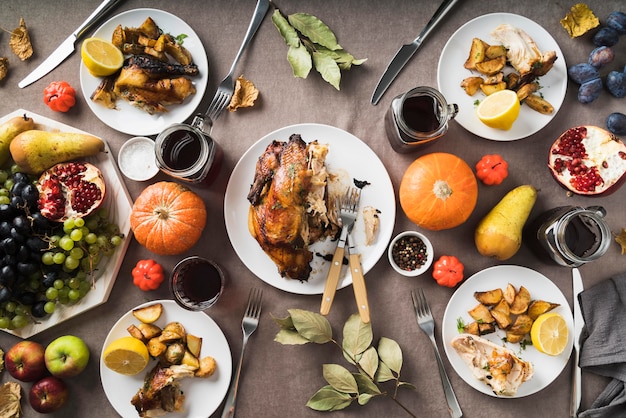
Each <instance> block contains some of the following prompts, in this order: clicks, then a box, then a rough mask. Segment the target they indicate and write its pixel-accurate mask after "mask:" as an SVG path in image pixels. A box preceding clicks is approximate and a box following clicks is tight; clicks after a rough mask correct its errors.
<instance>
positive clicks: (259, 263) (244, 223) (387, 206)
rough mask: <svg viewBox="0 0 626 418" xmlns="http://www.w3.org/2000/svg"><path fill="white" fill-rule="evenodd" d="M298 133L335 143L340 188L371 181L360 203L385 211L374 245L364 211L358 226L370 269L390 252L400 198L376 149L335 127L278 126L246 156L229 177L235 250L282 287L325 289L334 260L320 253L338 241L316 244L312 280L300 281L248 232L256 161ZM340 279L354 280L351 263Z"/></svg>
mask: <svg viewBox="0 0 626 418" xmlns="http://www.w3.org/2000/svg"><path fill="white" fill-rule="evenodd" d="M292 134H300V135H301V136H302V139H303V140H304V141H305V142H307V143H308V142H311V141H313V140H316V139H317V140H318V141H319V142H320V143H322V144H324V143H326V144H329V151H328V155H327V157H326V167H327V170H328V172H329V173H331V174H334V175H336V176H337V178H338V180H339V182H338V183H337V186H338V187H347V186H348V185H350V184H352V180H353V179H357V180H361V181H367V182H369V183H370V184H369V185H367V186H365V187H364V188H363V190H362V192H361V203H360V207H361V209H362V208H364V207H365V206H374V207H375V208H377V209H378V210H380V212H381V213H380V228H379V230H378V234H377V236H376V239H375V241H374V242H373V243H372V244H371V245H369V246H366V245H365V227H364V224H363V217H362V216H361V212H360V211H359V215H358V217H357V221H356V224H355V225H354V229H353V231H352V233H353V235H354V240H355V244H356V249H357V251H358V252H359V253H360V254H361V263H362V267H363V272H364V273H367V272H368V271H369V270H370V269H371V268H372V267H374V265H375V264H376V263H377V262H378V260H379V259H380V257H381V255H383V254H384V253H385V250H386V248H387V244H388V243H389V240H390V238H391V234H392V233H393V226H394V222H395V217H396V200H395V197H394V190H393V184H392V183H391V179H390V178H389V174H388V173H387V170H386V169H385V166H384V165H383V163H382V161H380V159H379V158H378V156H377V155H376V154H375V153H374V151H372V149H371V148H370V147H368V146H367V145H366V144H365V143H364V142H363V141H361V140H360V139H359V138H357V137H355V136H354V135H352V134H350V133H348V132H346V131H343V130H341V129H339V128H335V127H332V126H328V125H320V124H313V123H306V124H299V125H292V126H287V127H284V128H281V129H278V130H276V131H274V132H272V133H270V134H268V135H266V136H264V137H263V138H261V139H259V140H258V141H257V142H256V143H255V144H254V145H252V147H250V149H248V151H246V152H245V154H244V155H243V156H242V157H241V159H240V160H239V162H238V163H237V165H236V166H235V169H234V170H233V172H232V174H231V176H230V179H229V180H228V186H227V187H226V195H225V197H224V218H225V221H226V231H227V232H228V237H229V238H230V241H231V243H232V245H233V247H234V249H235V252H236V253H237V255H238V256H239V258H240V259H241V261H243V263H244V264H245V265H246V267H248V269H249V270H250V271H251V272H252V273H254V274H255V275H256V276H257V277H259V278H260V279H261V280H263V281H265V282H266V283H268V284H270V285H272V286H274V287H276V288H278V289H281V290H284V291H286V292H291V293H297V294H307V295H313V294H322V293H323V291H324V283H325V281H326V276H327V274H328V268H329V266H330V262H329V261H326V260H325V259H324V257H321V256H320V255H319V254H322V255H330V256H331V257H332V253H333V252H334V251H335V248H336V246H337V241H332V240H330V239H327V240H325V241H322V242H317V243H315V244H314V245H312V246H311V250H312V251H313V254H314V255H313V261H311V267H312V271H311V274H310V276H309V280H308V281H306V282H300V281H299V280H292V279H287V278H283V277H281V276H280V274H279V273H278V269H277V268H276V265H275V264H274V262H273V261H272V260H271V259H270V258H269V257H268V256H267V255H266V254H265V252H264V251H263V250H262V249H261V247H260V246H259V244H258V243H257V242H256V240H255V239H254V238H253V237H252V235H251V234H250V232H249V231H248V209H249V208H250V203H249V202H248V200H247V198H246V197H247V196H248V192H249V191H250V185H251V184H252V181H253V178H254V172H255V166H256V161H257V160H258V158H259V156H261V154H263V152H264V151H265V148H266V147H267V146H268V145H269V143H270V142H271V141H273V140H279V141H287V140H289V136H291V135H292ZM340 190H341V189H340ZM339 280H340V281H339V285H338V288H339V289H342V288H344V287H346V286H348V285H349V284H351V283H352V277H351V276H350V273H349V272H348V269H347V268H344V269H343V271H342V273H341V277H340V279H339Z"/></svg>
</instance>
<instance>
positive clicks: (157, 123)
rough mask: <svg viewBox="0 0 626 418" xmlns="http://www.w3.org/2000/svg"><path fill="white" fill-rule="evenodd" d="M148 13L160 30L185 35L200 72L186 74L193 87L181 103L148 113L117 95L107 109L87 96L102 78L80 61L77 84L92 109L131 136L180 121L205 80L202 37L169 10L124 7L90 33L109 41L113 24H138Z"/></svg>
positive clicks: (153, 132) (188, 113) (192, 106)
mask: <svg viewBox="0 0 626 418" xmlns="http://www.w3.org/2000/svg"><path fill="white" fill-rule="evenodd" d="M148 17H151V18H152V20H154V22H155V23H156V24H157V26H158V27H159V28H161V30H163V32H166V33H169V34H171V35H172V36H174V37H176V36H178V35H187V37H186V38H185V39H184V41H183V46H184V47H185V48H186V49H187V50H189V52H190V53H191V56H192V58H193V62H194V63H195V64H196V65H197V66H198V70H199V72H200V73H199V75H197V76H195V77H190V80H191V81H192V82H193V85H194V86H195V87H196V93H195V94H193V95H191V96H190V97H188V98H187V99H186V100H185V101H184V102H183V103H182V104H175V105H169V106H167V109H168V111H167V112H164V113H155V114H154V115H150V114H149V113H148V112H146V111H144V110H141V109H138V108H136V107H134V106H131V105H130V104H129V103H128V102H127V101H126V100H122V99H118V100H117V102H116V105H117V109H109V108H107V107H104V106H102V105H100V104H98V103H95V102H93V101H92V100H91V99H90V97H91V95H92V94H93V92H94V91H95V90H96V88H97V87H98V85H99V84H100V82H101V81H102V78H99V77H94V76H92V75H91V74H90V73H89V70H88V69H87V67H85V65H84V64H83V62H82V61H81V65H80V87H81V89H82V91H83V96H84V98H85V101H86V102H87V104H88V105H89V107H90V108H91V110H92V112H93V113H94V114H95V115H96V116H97V117H98V119H100V120H101V121H102V122H104V123H105V124H106V125H108V126H110V127H111V128H113V129H116V130H118V131H120V132H124V133H127V134H129V135H135V136H141V135H143V136H146V135H156V134H158V133H160V132H161V131H162V130H163V129H165V128H167V127H168V126H170V125H172V124H174V123H182V122H184V121H185V119H187V118H188V117H189V116H191V115H192V114H193V113H194V112H195V110H196V108H197V107H198V105H199V104H200V101H201V100H202V96H204V91H205V90H206V86H207V83H208V81H209V62H208V59H207V55H206V52H205V50H204V47H203V46H202V41H201V40H200V38H199V37H198V35H197V34H196V32H194V30H193V29H191V27H190V26H189V25H188V24H187V23H185V22H184V21H182V20H181V19H180V18H178V17H176V16H174V15H173V14H171V13H168V12H164V11H163V10H157V9H134V10H128V11H126V12H123V13H120V14H119V15H117V16H115V17H113V18H111V19H109V20H108V21H107V22H106V23H104V24H103V25H102V26H100V27H99V28H98V29H97V30H96V31H95V32H94V33H93V35H91V36H92V37H94V38H102V39H106V40H109V41H110V40H111V35H112V34H113V31H114V30H115V28H116V27H117V25H122V26H127V27H138V26H140V25H141V24H142V23H143V22H144V21H145V20H146V19H147V18H148Z"/></svg>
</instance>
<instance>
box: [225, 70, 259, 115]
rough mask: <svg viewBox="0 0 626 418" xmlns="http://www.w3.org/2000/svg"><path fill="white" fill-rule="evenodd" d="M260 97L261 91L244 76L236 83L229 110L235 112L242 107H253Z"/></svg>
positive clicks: (238, 78)
mask: <svg viewBox="0 0 626 418" xmlns="http://www.w3.org/2000/svg"><path fill="white" fill-rule="evenodd" d="M258 97H259V90H257V88H256V87H255V86H254V83H252V81H250V80H246V79H245V78H244V77H243V76H239V77H237V80H236V81H235V91H234V92H233V97H232V98H231V99H230V103H229V104H228V110H229V111H231V112H234V111H236V110H237V109H239V108H240V107H252V106H254V101H255V100H256V99H257V98H258Z"/></svg>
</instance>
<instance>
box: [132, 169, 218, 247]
mask: <svg viewBox="0 0 626 418" xmlns="http://www.w3.org/2000/svg"><path fill="white" fill-rule="evenodd" d="M206 216H207V212H206V206H205V204H204V201H203V200H202V198H201V197H200V196H198V195H197V194H196V193H195V192H193V191H192V190H191V189H189V188H187V187H185V186H183V185H180V184H178V183H175V182H171V181H161V182H158V183H154V184H152V185H150V186H148V187H146V188H145V189H144V191H143V192H141V194H140V195H139V197H138V198H137V200H135V203H134V204H133V209H132V211H131V214H130V227H131V229H132V231H133V234H134V235H135V239H136V240H137V241H138V242H139V244H141V245H143V246H144V247H146V248H147V249H148V250H150V251H152V252H153V253H155V254H159V255H176V254H180V253H183V252H185V251H187V250H189V249H190V248H191V247H193V246H194V245H195V244H196V242H198V240H199V239H200V236H201V235H202V231H203V230H204V227H205V225H206Z"/></svg>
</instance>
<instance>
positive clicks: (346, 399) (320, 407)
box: [306, 386, 352, 411]
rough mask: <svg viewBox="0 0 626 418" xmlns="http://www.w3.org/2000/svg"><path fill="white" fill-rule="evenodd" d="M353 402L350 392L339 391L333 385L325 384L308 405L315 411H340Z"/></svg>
mask: <svg viewBox="0 0 626 418" xmlns="http://www.w3.org/2000/svg"><path fill="white" fill-rule="evenodd" d="M351 403H352V397H351V396H350V395H349V394H347V393H342V392H338V391H336V390H335V389H333V388H332V386H324V387H323V388H321V389H320V390H318V391H317V392H316V393H315V394H314V395H313V396H312V397H311V399H309V400H308V401H307V403H306V406H307V407H309V408H311V409H313V410H315V411H339V410H341V409H344V408H346V407H348V406H349V405H350V404H351Z"/></svg>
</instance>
